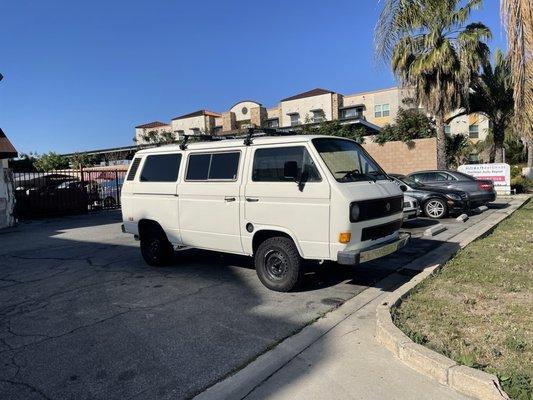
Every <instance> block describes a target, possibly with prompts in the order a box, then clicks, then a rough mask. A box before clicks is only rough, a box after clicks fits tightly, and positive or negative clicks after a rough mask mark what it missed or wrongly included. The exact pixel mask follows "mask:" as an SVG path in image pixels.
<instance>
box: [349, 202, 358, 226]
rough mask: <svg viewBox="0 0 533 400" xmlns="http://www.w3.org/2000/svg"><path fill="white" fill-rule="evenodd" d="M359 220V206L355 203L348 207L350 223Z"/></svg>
mask: <svg viewBox="0 0 533 400" xmlns="http://www.w3.org/2000/svg"><path fill="white" fill-rule="evenodd" d="M358 219H359V206H358V205H357V203H352V204H351V206H350V221H351V222H355V221H357V220H358Z"/></svg>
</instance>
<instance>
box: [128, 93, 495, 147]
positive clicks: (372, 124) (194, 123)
mask: <svg viewBox="0 0 533 400" xmlns="http://www.w3.org/2000/svg"><path fill="white" fill-rule="evenodd" d="M412 97H413V96H412V92H411V91H410V90H409V89H402V88H398V87H393V88H388V89H381V90H374V91H369V92H363V93H355V94H349V95H343V94H340V93H336V92H333V91H331V90H327V89H321V88H316V89H312V90H309V91H307V92H302V93H298V94H296V95H293V96H290V97H287V98H284V99H282V100H280V101H279V103H278V104H277V105H275V106H274V107H270V108H267V107H264V106H263V105H262V104H261V103H259V102H257V101H254V100H243V101H239V102H238V103H236V104H234V105H233V106H232V107H230V108H229V110H227V111H225V112H222V113H217V112H213V111H208V110H198V111H195V112H192V113H188V114H185V115H182V116H179V117H176V118H173V119H172V120H171V122H170V123H164V122H159V121H156V122H150V123H148V124H143V125H139V126H137V127H135V132H136V133H135V138H136V142H137V144H143V143H145V141H144V140H143V137H144V136H145V135H146V133H147V132H156V133H161V132H165V131H166V132H174V134H175V135H176V137H179V136H181V135H184V134H187V135H198V134H202V133H211V134H220V135H224V134H231V133H235V132H237V131H238V130H239V129H243V128H246V127H269V128H289V127H295V126H299V125H302V124H308V123H318V122H321V121H324V120H326V121H331V120H339V121H340V122H341V123H343V124H354V125H357V126H361V127H364V128H365V129H366V130H367V132H368V134H369V135H372V134H375V133H377V132H379V130H380V129H381V127H383V126H385V125H386V124H389V123H392V122H393V121H394V119H395V118H396V115H397V113H398V110H399V108H400V107H403V108H409V107H412V101H409V99H412ZM488 128H489V122H488V120H487V118H485V117H483V116H481V115H477V114H472V115H465V116H461V117H457V118H455V119H453V120H452V121H451V122H450V123H449V124H448V125H446V126H445V130H446V132H447V133H448V134H452V135H453V134H464V135H467V136H469V137H470V138H471V139H473V140H478V139H484V138H485V137H486V135H487V132H488Z"/></svg>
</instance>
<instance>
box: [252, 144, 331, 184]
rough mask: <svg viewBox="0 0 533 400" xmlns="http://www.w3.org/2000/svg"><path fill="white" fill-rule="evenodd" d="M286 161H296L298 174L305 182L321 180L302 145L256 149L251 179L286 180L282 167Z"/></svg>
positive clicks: (287, 179) (257, 180)
mask: <svg viewBox="0 0 533 400" xmlns="http://www.w3.org/2000/svg"><path fill="white" fill-rule="evenodd" d="M287 161H296V163H297V165H298V169H299V171H300V174H301V176H302V178H303V180H305V181H306V182H318V181H320V180H321V178H320V174H319V173H318V170H317V169H316V166H315V163H314V162H313V160H312V159H311V156H310V155H309V152H308V151H307V149H306V148H305V147H303V146H293V147H273V148H267V149H257V150H256V151H255V154H254V166H253V172H252V180H253V181H254V182H287V181H290V180H291V179H290V178H285V174H284V168H285V163H286V162H287Z"/></svg>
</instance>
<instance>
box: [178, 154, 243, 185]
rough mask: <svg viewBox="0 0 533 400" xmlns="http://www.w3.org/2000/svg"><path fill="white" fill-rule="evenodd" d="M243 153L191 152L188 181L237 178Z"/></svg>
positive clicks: (232, 179) (230, 179)
mask: <svg viewBox="0 0 533 400" xmlns="http://www.w3.org/2000/svg"><path fill="white" fill-rule="evenodd" d="M240 155H241V153H240V152H238V151H236V152H228V153H208V154H191V155H190V156H189V165H188V166H187V177H186V180H188V181H210V180H229V181H234V180H236V179H237V170H238V169H239V158H240Z"/></svg>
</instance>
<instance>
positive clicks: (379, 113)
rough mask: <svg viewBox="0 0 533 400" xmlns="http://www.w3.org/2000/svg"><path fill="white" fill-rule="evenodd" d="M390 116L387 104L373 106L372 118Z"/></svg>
mask: <svg viewBox="0 0 533 400" xmlns="http://www.w3.org/2000/svg"><path fill="white" fill-rule="evenodd" d="M389 115H390V105H389V104H377V105H375V106H374V117H376V118H379V117H388V116H389Z"/></svg>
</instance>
